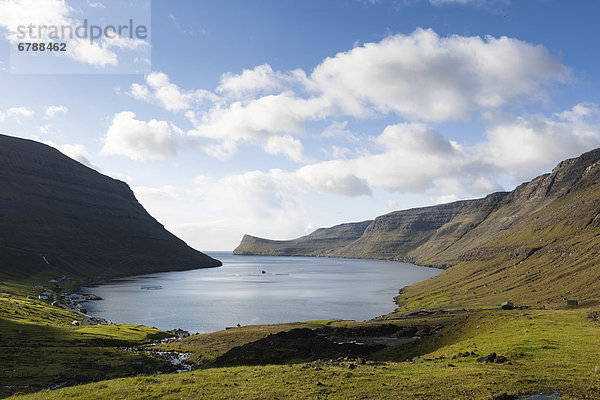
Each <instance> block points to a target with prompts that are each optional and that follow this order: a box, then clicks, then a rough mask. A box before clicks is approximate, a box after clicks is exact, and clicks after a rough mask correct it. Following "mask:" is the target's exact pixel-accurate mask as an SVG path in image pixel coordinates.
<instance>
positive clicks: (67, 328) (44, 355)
mask: <svg viewBox="0 0 600 400" xmlns="http://www.w3.org/2000/svg"><path fill="white" fill-rule="evenodd" d="M35 297H37V292H35V291H34V290H33V287H32V286H29V285H25V284H21V283H14V282H12V283H11V282H2V283H0V396H6V395H10V394H13V393H15V392H32V391H38V390H41V389H45V388H47V387H49V386H51V385H73V384H78V383H82V382H92V381H97V380H101V379H109V378H115V377H121V376H131V375H137V374H139V373H140V372H150V371H157V370H159V369H161V368H165V367H166V366H165V365H163V364H162V363H160V362H158V361H156V360H154V359H151V358H149V357H147V356H144V355H140V354H136V353H131V352H126V351H123V350H120V349H119V348H120V347H121V346H131V345H139V344H142V343H149V342H152V341H156V340H158V339H161V338H164V337H168V336H170V335H169V334H167V333H165V332H161V331H158V330H156V329H153V328H148V327H145V326H140V325H138V326H133V325H94V326H90V325H88V326H81V325H80V326H74V325H73V324H72V322H73V321H77V322H78V323H81V322H82V320H83V316H82V315H81V314H77V313H74V312H72V311H69V310H65V309H63V308H61V307H56V306H52V305H50V303H49V302H46V301H41V300H37V299H36V298H35Z"/></svg>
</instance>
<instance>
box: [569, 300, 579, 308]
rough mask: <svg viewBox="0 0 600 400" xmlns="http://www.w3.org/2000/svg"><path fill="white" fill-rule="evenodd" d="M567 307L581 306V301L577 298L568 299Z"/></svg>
mask: <svg viewBox="0 0 600 400" xmlns="http://www.w3.org/2000/svg"><path fill="white" fill-rule="evenodd" d="M567 307H573V308H577V307H579V302H578V301H577V300H567Z"/></svg>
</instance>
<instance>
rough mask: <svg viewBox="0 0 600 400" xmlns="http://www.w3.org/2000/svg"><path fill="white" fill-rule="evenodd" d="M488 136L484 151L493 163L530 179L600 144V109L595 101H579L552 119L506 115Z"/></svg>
mask: <svg viewBox="0 0 600 400" xmlns="http://www.w3.org/2000/svg"><path fill="white" fill-rule="evenodd" d="M486 135H487V140H486V141H485V143H483V145H482V146H480V151H481V152H482V154H485V155H486V158H487V160H488V161H489V163H490V164H492V165H494V166H496V167H498V168H501V169H502V170H503V171H504V172H505V173H506V174H509V175H510V176H512V177H513V178H514V179H515V180H525V179H530V178H531V177H532V176H535V175H536V174H538V173H539V171H548V170H549V169H550V168H552V167H553V166H554V165H556V163H558V162H559V161H561V160H563V159H565V158H569V157H575V156H578V155H579V154H581V153H583V152H585V151H588V150H590V149H591V148H595V147H598V146H600V110H599V108H598V106H597V105H595V104H578V105H576V106H575V107H573V108H572V109H570V110H567V111H563V112H560V113H555V114H554V115H552V116H551V117H550V118H548V117H545V116H543V115H523V116H520V117H514V116H504V117H502V118H498V120H496V121H493V122H492V123H491V125H490V127H489V128H488V129H487V133H486Z"/></svg>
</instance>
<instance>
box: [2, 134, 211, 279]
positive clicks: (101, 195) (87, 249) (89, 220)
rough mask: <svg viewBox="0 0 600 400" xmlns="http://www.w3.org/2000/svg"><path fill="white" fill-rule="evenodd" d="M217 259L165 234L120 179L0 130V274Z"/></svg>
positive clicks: (89, 274)
mask: <svg viewBox="0 0 600 400" xmlns="http://www.w3.org/2000/svg"><path fill="white" fill-rule="evenodd" d="M219 265H221V262H220V261H218V260H215V259H213V258H211V257H209V256H207V255H205V254H203V253H201V252H199V251H197V250H194V249H192V248H191V247H189V246H187V245H186V244H185V243H184V242H183V241H182V240H180V239H178V238H177V237H176V236H174V235H173V234H171V233H169V232H168V231H167V230H166V229H165V228H164V227H163V226H162V225H161V224H160V223H158V222H157V221H156V220H155V219H154V218H152V217H151V216H150V215H149V214H148V213H147V212H146V210H144V208H143V207H142V206H141V205H140V204H139V203H138V201H137V200H136V198H135V196H134V194H133V192H132V191H131V189H130V188H129V186H127V184H125V183H124V182H121V181H118V180H115V179H112V178H109V177H107V176H105V175H102V174H100V173H99V172H97V171H95V170H93V169H91V168H88V167H86V166H84V165H82V164H80V163H79V162H77V161H74V160H72V159H71V158H69V157H67V156H65V155H63V154H62V153H60V152H59V151H58V150H56V149H54V148H52V147H49V146H46V145H44V144H41V143H38V142H34V141H31V140H25V139H19V138H15V137H10V136H5V135H0V277H2V278H5V279H6V278H19V279H21V278H24V277H28V276H31V275H36V274H44V275H49V274H54V276H58V275H68V276H70V277H77V278H86V279H93V280H96V279H103V278H110V277H117V276H126V275H134V274H144V273H150V272H157V271H171V270H185V269H192V268H202V267H216V266H219Z"/></svg>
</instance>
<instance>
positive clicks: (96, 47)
mask: <svg viewBox="0 0 600 400" xmlns="http://www.w3.org/2000/svg"><path fill="white" fill-rule="evenodd" d="M67 54H68V55H69V57H72V58H73V59H75V60H77V61H81V62H84V63H87V64H90V65H93V66H95V67H102V68H103V67H106V66H115V65H117V64H118V57H117V54H116V53H115V52H113V51H111V50H109V48H108V47H106V46H102V45H101V43H99V42H90V41H89V40H87V39H74V40H71V41H69V52H68V53H67Z"/></svg>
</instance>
